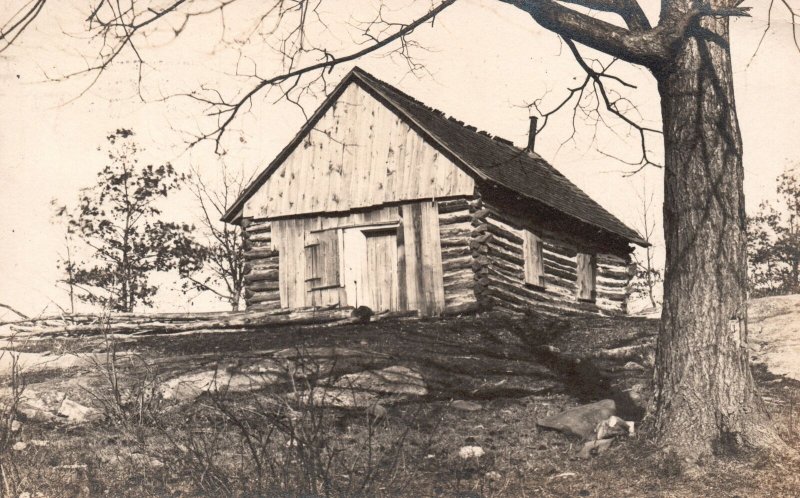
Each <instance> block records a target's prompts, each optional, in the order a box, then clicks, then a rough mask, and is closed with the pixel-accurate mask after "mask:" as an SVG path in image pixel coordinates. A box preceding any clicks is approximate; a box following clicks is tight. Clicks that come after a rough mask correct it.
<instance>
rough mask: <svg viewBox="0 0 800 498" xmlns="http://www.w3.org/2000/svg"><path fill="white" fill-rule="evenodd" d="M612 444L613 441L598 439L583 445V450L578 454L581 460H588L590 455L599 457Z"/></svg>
mask: <svg viewBox="0 0 800 498" xmlns="http://www.w3.org/2000/svg"><path fill="white" fill-rule="evenodd" d="M613 442H614V440H613V439H598V440H596V441H589V442H587V443H586V444H584V445H583V448H581V450H580V451H579V452H578V456H579V457H581V458H589V457H590V456H592V455H599V454H600V453H602V452H604V451H606V450H607V449H609V448H610V447H611V444H612V443H613Z"/></svg>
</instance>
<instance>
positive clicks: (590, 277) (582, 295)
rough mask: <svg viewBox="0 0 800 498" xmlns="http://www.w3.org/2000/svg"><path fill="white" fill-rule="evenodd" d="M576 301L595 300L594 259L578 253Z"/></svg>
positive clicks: (589, 255) (590, 255)
mask: <svg viewBox="0 0 800 498" xmlns="http://www.w3.org/2000/svg"><path fill="white" fill-rule="evenodd" d="M578 299H580V300H584V301H594V300H595V257H594V255H592V254H586V253H578Z"/></svg>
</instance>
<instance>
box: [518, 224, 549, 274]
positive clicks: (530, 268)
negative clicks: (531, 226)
mask: <svg viewBox="0 0 800 498" xmlns="http://www.w3.org/2000/svg"><path fill="white" fill-rule="evenodd" d="M523 235H524V236H525V239H524V243H523V246H522V252H523V254H524V255H525V268H524V269H525V283H527V284H532V285H538V286H540V287H541V286H542V284H543V283H544V282H543V277H544V256H543V254H542V252H543V251H542V239H541V238H540V237H539V236H538V235H536V234H535V233H533V232H531V231H530V230H524V231H523Z"/></svg>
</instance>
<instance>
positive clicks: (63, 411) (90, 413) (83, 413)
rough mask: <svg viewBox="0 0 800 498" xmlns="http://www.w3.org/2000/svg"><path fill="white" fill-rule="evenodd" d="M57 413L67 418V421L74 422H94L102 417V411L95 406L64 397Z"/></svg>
mask: <svg viewBox="0 0 800 498" xmlns="http://www.w3.org/2000/svg"><path fill="white" fill-rule="evenodd" d="M57 414H58V416H59V417H64V418H66V419H67V422H70V423H72V424H82V423H85V422H93V421H96V420H100V419H101V418H102V415H101V414H100V412H98V411H97V410H95V409H94V408H90V407H88V406H83V405H81V404H79V403H76V402H74V401H72V400H71V399H69V398H64V401H62V402H61V406H60V407H59V408H58V413H57Z"/></svg>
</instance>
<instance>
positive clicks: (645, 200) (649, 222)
mask: <svg viewBox="0 0 800 498" xmlns="http://www.w3.org/2000/svg"><path fill="white" fill-rule="evenodd" d="M636 196H637V198H638V199H639V228H640V229H641V232H640V233H641V234H642V238H643V239H644V241H645V242H647V243H648V244H649V245H648V246H647V247H645V248H644V258H641V259H640V258H638V257H636V256H634V257H635V258H636V267H637V270H636V275H635V277H634V278H635V280H634V282H635V285H636V286H637V287H638V288H637V289H636V290H637V291H638V292H639V293H640V294H642V295H644V296H647V298H648V299H649V300H650V306H651V307H652V308H653V309H655V308H656V307H657V306H658V301H657V300H656V296H655V289H656V286H657V285H658V283H659V282H661V281H662V279H663V276H662V272H661V269H660V268H658V267H656V264H655V258H654V247H653V243H654V239H655V238H654V234H655V232H656V221H655V216H654V213H653V192H648V189H647V183H646V182H644V181H642V190H641V192H637V193H636Z"/></svg>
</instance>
